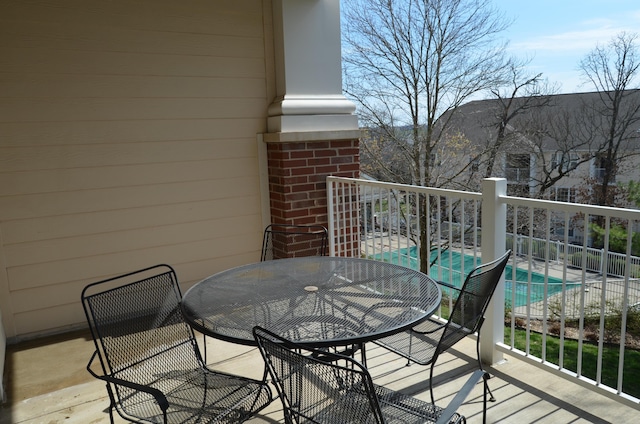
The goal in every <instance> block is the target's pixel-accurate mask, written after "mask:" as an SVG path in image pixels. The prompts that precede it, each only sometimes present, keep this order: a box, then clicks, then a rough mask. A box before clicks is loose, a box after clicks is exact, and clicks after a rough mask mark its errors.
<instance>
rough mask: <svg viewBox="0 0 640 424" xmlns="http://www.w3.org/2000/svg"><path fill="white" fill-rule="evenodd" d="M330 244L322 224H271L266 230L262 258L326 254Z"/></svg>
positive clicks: (262, 259)
mask: <svg viewBox="0 0 640 424" xmlns="http://www.w3.org/2000/svg"><path fill="white" fill-rule="evenodd" d="M328 245H329V236H328V232H327V229H326V228H325V227H324V226H322V225H288V224H286V225H285V224H271V225H268V226H267V228H265V230H264V235H263V238H262V256H261V258H260V260H261V261H267V260H271V259H282V258H286V257H294V256H326V255H327V247H328ZM289 252H294V254H293V255H291V254H290V253H289Z"/></svg>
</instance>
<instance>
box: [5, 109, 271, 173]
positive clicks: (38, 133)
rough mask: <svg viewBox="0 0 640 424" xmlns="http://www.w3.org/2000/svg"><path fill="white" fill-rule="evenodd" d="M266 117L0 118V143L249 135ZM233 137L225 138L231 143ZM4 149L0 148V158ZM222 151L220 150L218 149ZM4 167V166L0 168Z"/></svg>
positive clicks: (262, 129)
mask: <svg viewBox="0 0 640 424" xmlns="http://www.w3.org/2000/svg"><path fill="white" fill-rule="evenodd" d="M266 122H267V120H266V118H263V119H255V118H244V117H237V118H230V119H216V118H211V119H181V120H174V119H163V120H153V121H149V120H146V121H144V120H138V121H129V120H127V121H120V122H111V121H80V122H74V123H73V125H70V124H69V123H68V122H51V121H48V122H11V123H8V122H4V123H3V122H0V146H6V147H28V146H46V145H60V144H64V145H66V146H71V145H79V144H101V143H114V142H134V143H135V142H141V141H183V140H225V139H229V138H233V139H237V138H251V139H252V140H255V138H256V134H259V133H264V132H265V131H266ZM235 142H236V141H235V140H233V141H230V142H229V141H227V143H235ZM4 153H5V152H0V161H1V160H3V158H4V156H3V155H4ZM221 153H222V152H221ZM0 169H1V170H5V169H4V167H1V168H0Z"/></svg>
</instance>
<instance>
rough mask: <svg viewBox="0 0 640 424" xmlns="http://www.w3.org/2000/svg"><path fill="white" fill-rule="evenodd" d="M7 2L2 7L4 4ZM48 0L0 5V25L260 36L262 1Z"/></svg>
mask: <svg viewBox="0 0 640 424" xmlns="http://www.w3.org/2000/svg"><path fill="white" fill-rule="evenodd" d="M5 3H7V2H5ZM211 3H212V1H211V0H200V1H193V0H191V1H184V0H183V1H179V2H178V1H168V2H166V1H165V2H161V1H158V0H145V1H142V0H136V1H131V0H118V1H114V0H110V1H92V2H89V1H87V0H64V1H62V2H61V1H60V0H51V1H48V2H47V1H39V2H37V4H34V3H33V2H27V1H14V2H11V4H7V5H3V6H2V14H0V23H2V21H6V22H16V21H22V22H51V21H53V22H59V23H61V24H63V25H65V26H67V27H72V26H74V25H78V23H82V22H92V23H93V24H94V25H95V26H96V27H97V28H103V27H107V26H109V27H117V28H123V29H145V30H156V31H171V32H191V33H202V34H232V35H236V36H249V37H261V36H262V2H261V1H256V0H215V3H216V4H215V12H216V13H211V10H212V5H211Z"/></svg>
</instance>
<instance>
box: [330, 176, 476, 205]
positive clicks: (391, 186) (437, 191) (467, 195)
mask: <svg viewBox="0 0 640 424" xmlns="http://www.w3.org/2000/svg"><path fill="white" fill-rule="evenodd" d="M327 181H328V182H331V181H336V182H343V183H349V184H356V185H360V186H368V187H378V188H386V189H388V190H399V191H414V192H417V193H424V194H433V195H441V196H455V197H459V198H463V199H472V200H481V199H482V194H481V193H476V192H472V191H461V190H448V189H444V188H434V187H423V186H418V185H411V184H398V183H387V182H381V181H371V180H364V179H361V178H346V177H333V176H330V177H327Z"/></svg>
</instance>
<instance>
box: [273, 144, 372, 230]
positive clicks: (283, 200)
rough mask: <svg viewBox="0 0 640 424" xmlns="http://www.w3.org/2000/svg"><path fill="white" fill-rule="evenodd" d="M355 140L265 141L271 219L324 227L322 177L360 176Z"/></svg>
mask: <svg viewBox="0 0 640 424" xmlns="http://www.w3.org/2000/svg"><path fill="white" fill-rule="evenodd" d="M358 143H359V140H358V139H350V140H332V141H306V142H295V143H289V142H284V143H283V142H274V143H268V144H267V158H268V161H269V195H270V205H271V222H272V223H277V224H296V225H305V224H320V225H324V226H325V227H327V228H328V217H327V191H326V178H327V176H329V175H334V176H340V177H350V178H358V177H359V176H360V150H359V144H358Z"/></svg>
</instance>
